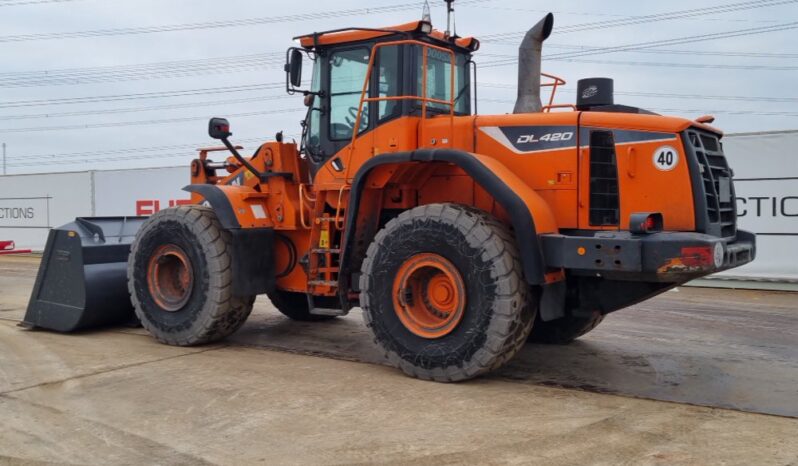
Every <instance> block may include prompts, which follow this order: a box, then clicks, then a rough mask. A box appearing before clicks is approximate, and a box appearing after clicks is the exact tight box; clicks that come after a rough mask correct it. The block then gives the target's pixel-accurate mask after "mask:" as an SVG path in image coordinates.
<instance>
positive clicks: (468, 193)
mask: <svg viewBox="0 0 798 466" xmlns="http://www.w3.org/2000/svg"><path fill="white" fill-rule="evenodd" d="M449 7H451V2H449ZM553 23H554V19H553V16H552V15H551V14H549V15H547V16H546V17H545V18H543V19H542V20H541V21H540V22H539V23H537V24H536V25H535V26H534V27H533V28H532V29H530V30H529V32H528V33H527V34H526V36H525V37H524V39H523V42H522V43H521V46H520V48H519V66H518V68H519V69H518V95H517V101H516V104H515V107H514V109H513V111H512V113H508V114H500V115H479V114H478V113H477V99H476V91H477V73H476V69H477V65H476V61H475V52H476V51H477V50H478V48H479V41H478V40H477V39H475V38H472V37H459V36H457V35H455V34H452V33H450V32H449V31H448V29H449V27H448V26H447V30H446V31H440V30H436V29H433V27H432V25H431V23H430V22H429V21H427V20H422V21H414V22H410V23H407V24H401V25H398V26H393V27H387V28H374V29H372V28H358V27H355V28H345V29H335V30H330V31H324V32H316V33H312V34H308V35H303V36H299V37H297V38H295V39H296V41H297V42H298V44H297V45H296V46H295V47H291V48H289V49H288V51H287V53H286V67H285V71H286V91H287V92H288V93H290V94H293V95H296V96H297V99H298V100H300V99H301V101H302V102H303V103H304V104H305V105H306V106H307V116H306V117H305V119H304V120H303V121H302V122H301V127H302V136H301V140H300V141H299V143H297V142H287V141H286V140H284V138H283V136H282V133H278V134H277V136H276V138H275V140H274V141H270V142H266V143H264V144H263V145H261V146H260V147H259V148H258V149H257V150H255V151H254V153H252V154H251V155H248V156H245V155H243V154H241V153H240V150H241V148H240V147H238V146H236V145H235V144H234V141H233V140H231V136H232V133H231V128H230V124H229V122H228V121H227V120H225V119H222V118H214V119H212V120H211V121H210V123H209V136H210V137H211V138H213V139H216V140H219V141H221V144H220V145H219V146H218V147H210V148H206V149H202V150H200V152H199V156H198V158H197V159H195V160H193V161H192V162H191V166H190V177H191V182H190V184H189V185H188V186H186V187H185V188H184V189H185V190H186V191H188V192H190V193H191V196H192V203H191V204H190V205H182V206H177V207H174V208H169V209H166V210H162V211H160V212H158V213H156V214H154V215H152V216H151V217H149V218H138V217H135V218H134V217H131V218H78V219H76V220H75V222H74V223H71V224H69V225H65V226H64V227H62V228H59V229H55V230H53V231H51V233H50V236H49V239H48V242H47V245H46V249H45V253H44V257H43V260H42V266H41V268H40V270H39V274H38V277H37V281H36V285H35V288H34V290H33V293H32V296H31V300H30V304H29V307H28V311H27V315H26V316H25V319H24V325H25V326H28V327H34V328H35V327H41V328H46V329H52V330H56V331H61V332H72V331H76V330H81V329H85V328H89V327H96V326H101V325H114V324H119V323H122V322H126V321H129V320H132V319H138V321H140V323H141V325H142V326H143V327H144V328H145V329H146V330H147V331H149V333H150V334H152V336H153V337H154V338H155V339H157V340H158V341H160V342H163V343H166V344H170V345H181V346H190V345H201V344H205V343H210V342H213V341H217V340H219V339H222V338H225V337H227V336H229V335H230V334H232V333H233V332H235V331H236V330H237V329H238V328H239V327H241V325H242V324H243V323H244V321H245V320H246V319H247V317H248V315H249V314H250V312H251V310H252V307H253V302H254V301H255V298H256V297H257V296H259V295H264V294H265V295H267V296H268V297H269V299H270V300H271V302H272V303H273V304H274V306H275V307H276V308H277V309H278V310H279V311H280V312H282V313H283V314H285V315H286V316H287V317H289V318H291V319H295V320H299V321H309V322H322V321H325V320H328V319H333V318H335V317H337V316H343V315H345V314H347V313H348V312H349V311H350V310H351V309H353V308H355V307H360V308H362V312H363V317H364V320H365V323H366V325H367V326H368V328H369V329H370V330H371V332H372V334H373V337H374V340H375V342H376V344H377V347H378V348H379V350H380V351H381V352H382V353H383V354H384V356H385V358H386V359H387V361H389V363H390V364H391V365H393V366H395V367H397V368H399V369H401V370H402V371H403V372H405V373H406V374H408V375H410V376H414V377H418V378H421V379H427V380H435V381H442V382H452V381H461V380H466V379H470V378H473V377H476V376H479V375H481V374H485V373H487V372H489V371H491V370H494V369H496V368H498V367H500V366H502V365H503V364H504V363H506V362H507V361H508V360H510V359H511V358H512V357H513V356H514V355H515V354H516V353H517V352H518V351H519V349H520V348H521V347H522V346H523V345H524V344H525V343H526V342H527V341H534V342H542V343H558V344H563V343H568V342H570V341H572V340H574V339H576V338H578V337H580V336H581V335H583V334H585V333H586V332H589V331H590V330H591V329H593V328H595V327H596V326H597V325H598V324H599V323H600V322H601V320H602V319H603V318H604V316H606V315H607V314H609V313H611V312H613V311H616V310H619V309H622V308H625V307H628V306H630V305H633V304H635V303H639V302H641V301H643V300H646V299H649V298H651V297H653V296H656V295H658V294H660V293H663V292H665V291H667V290H669V289H671V288H674V287H676V286H678V285H680V284H683V283H685V282H687V281H690V280H693V279H696V278H699V277H703V276H705V275H708V274H711V273H714V272H718V271H722V270H727V269H730V268H733V267H737V266H740V265H743V264H745V263H748V262H750V261H752V260H753V259H754V256H755V237H754V235H753V234H752V233H749V232H746V231H743V230H739V229H738V228H737V226H736V220H737V218H736V212H735V202H734V199H735V197H734V185H733V182H732V178H733V172H732V169H731V168H730V167H729V165H728V164H727V161H726V159H725V157H724V154H723V146H722V142H721V139H722V136H723V133H722V132H721V131H720V130H718V129H716V128H714V127H713V126H710V124H711V123H712V122H713V118H711V117H709V116H706V117H701V118H699V119H697V120H690V119H685V118H676V117H669V116H662V115H657V114H654V113H653V112H650V111H646V110H644V109H640V108H636V107H632V106H626V105H619V104H616V103H615V102H614V97H613V82H612V80H610V79H606V78H591V79H583V80H581V81H579V82H578V84H577V98H576V102H575V103H574V104H573V105H570V104H569V105H555V104H554V93H555V92H556V90H557V88H558V87H562V86H563V85H565V81H564V80H562V79H560V78H558V77H555V76H552V75H548V74H543V73H541V50H542V44H543V42H544V41H545V40H546V38H548V37H549V35H550V34H551V32H552V28H553ZM304 60H309V61H310V62H312V77H311V79H310V83H309V85H308V86H306V87H303V79H302V70H303V61H304ZM544 90H546V91H548V92H550V96H549V98H548V99H547V100H546V102H547V103H546V104H545V105H544V102H543V98H542V94H543V91H544ZM143 182H146V180H143Z"/></svg>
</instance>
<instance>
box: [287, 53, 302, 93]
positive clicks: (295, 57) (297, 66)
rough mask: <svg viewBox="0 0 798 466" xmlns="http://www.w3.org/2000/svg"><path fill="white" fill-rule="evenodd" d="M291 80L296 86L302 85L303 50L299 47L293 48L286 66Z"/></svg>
mask: <svg viewBox="0 0 798 466" xmlns="http://www.w3.org/2000/svg"><path fill="white" fill-rule="evenodd" d="M285 68H286V72H288V78H289V82H290V83H291V85H292V86H294V87H300V86H302V52H301V51H299V50H298V49H293V50H291V55H290V57H289V60H288V63H287V64H286V66H285Z"/></svg>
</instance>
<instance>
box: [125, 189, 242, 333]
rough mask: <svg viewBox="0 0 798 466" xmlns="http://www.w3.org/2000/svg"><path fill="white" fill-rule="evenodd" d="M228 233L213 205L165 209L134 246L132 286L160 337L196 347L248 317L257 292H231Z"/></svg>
mask: <svg viewBox="0 0 798 466" xmlns="http://www.w3.org/2000/svg"><path fill="white" fill-rule="evenodd" d="M230 241H231V239H230V233H228V232H227V231H226V230H224V229H223V228H222V226H221V224H220V223H219V220H218V219H217V217H216V214H215V213H214V212H213V210H212V209H211V208H209V207H205V206H198V205H191V206H180V207H174V208H169V209H165V210H162V211H160V212H158V213H156V214H155V215H153V216H152V217H150V218H149V219H148V220H147V222H146V223H145V224H144V225H143V226H142V228H141V230H140V231H139V232H138V234H137V235H136V239H135V241H134V242H133V245H132V246H131V251H130V258H129V260H128V290H129V291H130V297H131V300H132V301H133V306H134V307H135V311H136V316H137V317H138V318H139V320H140V321H141V324H142V326H143V327H144V328H145V329H147V331H148V332H150V334H151V335H152V336H153V337H155V338H156V339H157V340H158V341H160V342H163V343H166V344H169V345H175V346H193V345H200V344H203V343H210V342H214V341H217V340H220V339H222V338H225V337H227V336H229V335H230V334H232V333H233V332H235V331H236V330H238V328H239V327H241V325H242V324H243V323H244V321H246V319H247V317H248V316H249V314H250V312H251V311H252V305H253V303H254V302H255V296H246V297H236V296H233V294H232V289H233V277H232V268H231V256H230V254H231V253H230V251H231V248H230Z"/></svg>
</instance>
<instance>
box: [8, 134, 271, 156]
mask: <svg viewBox="0 0 798 466" xmlns="http://www.w3.org/2000/svg"><path fill="white" fill-rule="evenodd" d="M264 139H265V137H259V138H244V139H241V138H236V140H235V143H236V144H249V143H258V142H261V141H263V140H264ZM206 145H208V142H207V141H205V142H197V143H193V144H170V145H164V146H149V147H131V148H127V149H111V150H106V149H103V150H96V151H88V152H65V153H60V154H34V155H24V156H17V157H16V158H18V159H21V160H39V159H49V160H54V159H58V160H61V159H69V158H76V157H77V158H87V157H91V156H106V155H119V154H144V153H147V152H164V151H174V150H181V149H186V150H193V149H196V148H198V147H203V146H206Z"/></svg>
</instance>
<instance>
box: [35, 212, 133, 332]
mask: <svg viewBox="0 0 798 466" xmlns="http://www.w3.org/2000/svg"><path fill="white" fill-rule="evenodd" d="M145 220H146V217H94V218H76V219H75V221H74V222H72V223H69V224H67V225H64V226H62V227H60V228H55V229H53V230H51V231H50V235H49V236H48V237H47V245H46V246H45V249H44V255H43V256H42V262H41V265H40V266H39V273H38V275H37V276H36V284H35V285H34V287H33V292H32V293H31V297H30V302H29V303H28V311H27V313H26V314H25V319H24V320H23V322H22V324H21V325H22V326H24V327H29V328H33V327H40V328H45V329H50V330H55V331H58V332H74V331H77V330H83V329H87V328H92V327H100V326H105V325H114V324H122V323H125V322H129V321H133V319H134V314H133V306H132V304H131V302H130V295H129V294H128V291H127V257H128V254H129V253H130V244H131V243H132V242H133V239H134V238H135V236H136V232H137V231H138V229H139V228H140V227H141V225H142V224H143V223H144V221H145Z"/></svg>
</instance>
